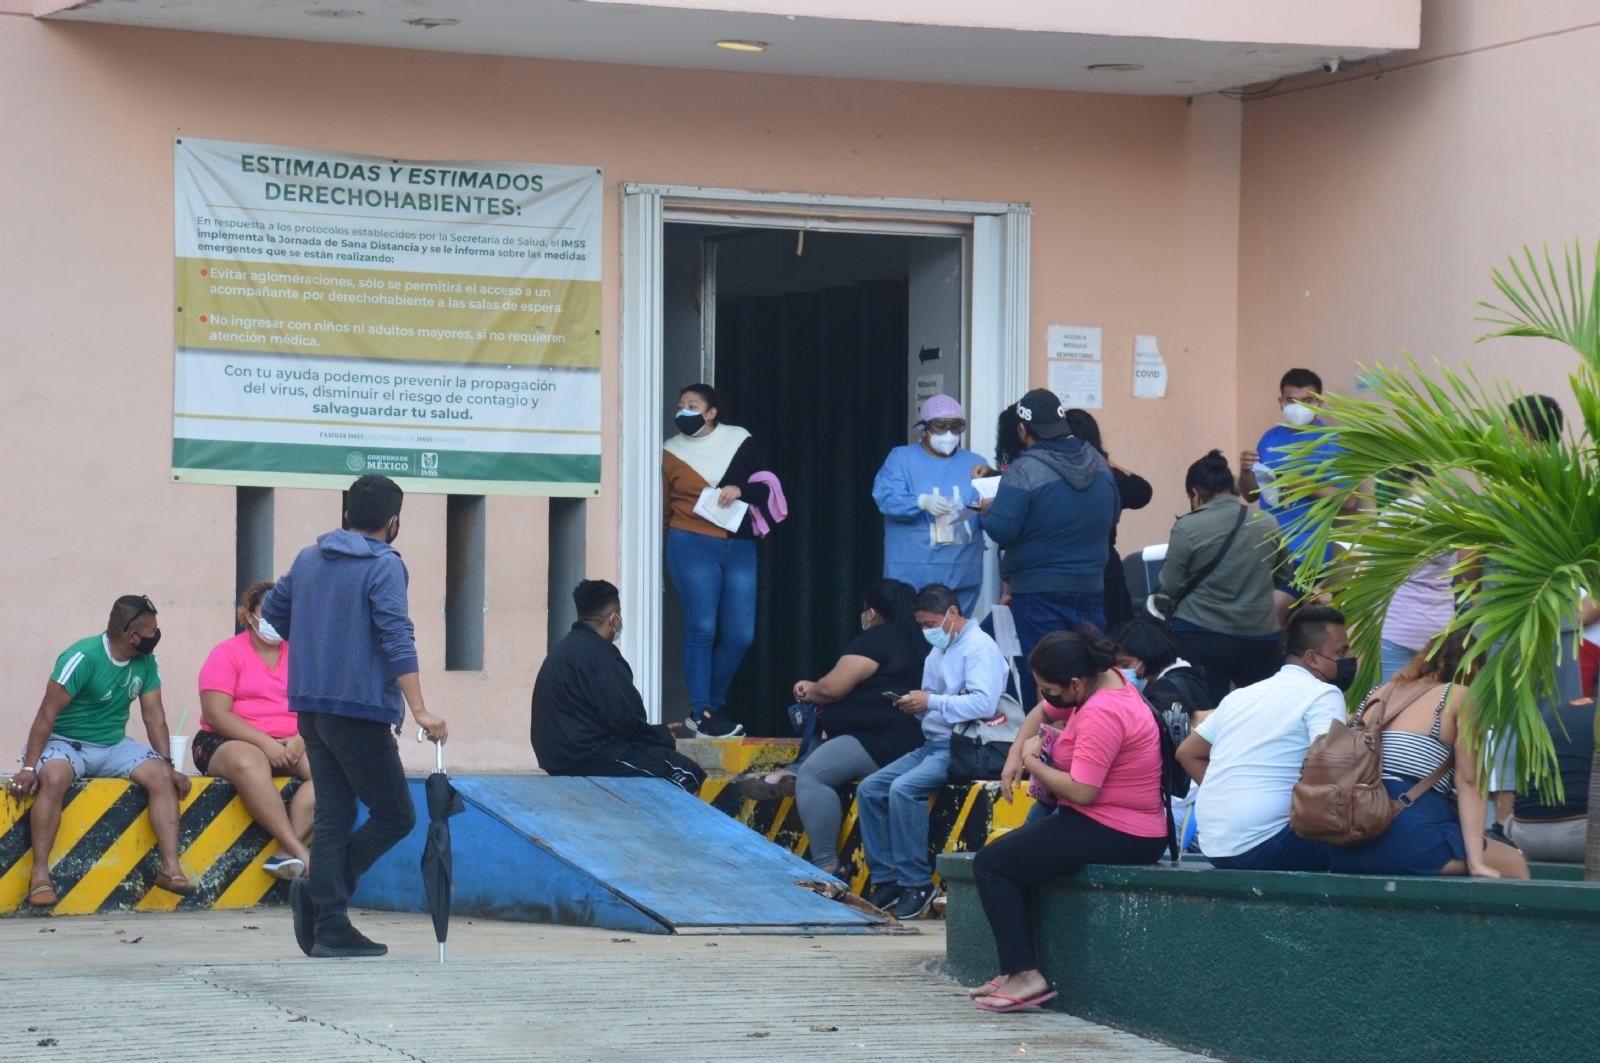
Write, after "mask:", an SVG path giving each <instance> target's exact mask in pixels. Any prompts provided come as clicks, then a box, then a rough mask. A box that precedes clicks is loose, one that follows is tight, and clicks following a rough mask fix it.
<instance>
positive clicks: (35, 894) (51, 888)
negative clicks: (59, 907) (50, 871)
mask: <svg viewBox="0 0 1600 1063" xmlns="http://www.w3.org/2000/svg"><path fill="white" fill-rule="evenodd" d="M42 893H48V894H49V895H50V899H49V900H40V899H39V895H40V894H42ZM60 899H61V898H59V897H57V896H56V887H55V884H54V883H52V882H46V883H45V884H44V885H43V886H35V887H33V889H31V890H29V891H28V904H29V905H30V906H32V907H34V908H50V907H53V906H54V905H55V903H56V902H57V901H58V900H60Z"/></svg>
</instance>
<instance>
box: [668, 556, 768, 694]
mask: <svg viewBox="0 0 1600 1063" xmlns="http://www.w3.org/2000/svg"><path fill="white" fill-rule="evenodd" d="M667 572H668V573H669V574H670V575H671V576H672V586H673V588H674V589H675V590H676V591H677V592H678V600H679V601H680V602H682V603H683V626H684V628H685V631H684V635H683V678H684V681H685V682H686V683H687V684H688V686H689V703H690V704H691V705H693V706H694V711H695V712H696V713H699V712H700V711H701V710H703V709H711V710H712V711H713V712H715V711H717V710H719V709H721V708H722V703H723V702H724V701H726V700H727V698H728V684H729V683H731V682H733V673H735V672H737V671H738V670H739V662H740V661H742V660H744V651H745V650H748V649H749V648H750V643H752V642H754V641H755V637H756V544H755V540H754V539H734V538H727V539H719V538H717V537H715V536H712V535H697V534H696V533H694V532H690V531H684V530H683V529H682V528H668V529H667ZM719 623H720V626H721V628H722V638H721V640H720V641H719V640H718V639H717V628H718V625H719Z"/></svg>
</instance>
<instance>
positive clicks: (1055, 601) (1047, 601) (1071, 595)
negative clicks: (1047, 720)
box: [1011, 591, 1106, 709]
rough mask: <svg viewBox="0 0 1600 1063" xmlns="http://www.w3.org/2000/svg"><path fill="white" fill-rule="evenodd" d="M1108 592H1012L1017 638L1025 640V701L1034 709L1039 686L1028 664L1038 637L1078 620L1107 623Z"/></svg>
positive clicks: (1024, 704) (1023, 651)
mask: <svg viewBox="0 0 1600 1063" xmlns="http://www.w3.org/2000/svg"><path fill="white" fill-rule="evenodd" d="M1105 603H1106V596H1105V592H1103V591H1034V592H1032V593H1023V594H1019V593H1016V592H1012V595H1011V619H1012V620H1013V621H1014V622H1015V623H1016V625H1017V641H1018V642H1020V643H1022V668H1021V673H1022V705H1023V707H1024V708H1028V709H1031V708H1033V707H1034V706H1035V705H1037V704H1038V703H1039V689H1038V687H1036V686H1035V685H1034V682H1033V669H1032V668H1029V667H1028V654H1030V653H1032V652H1033V648H1034V647H1035V646H1037V645H1039V640H1040V639H1042V638H1044V637H1045V636H1046V635H1048V634H1050V632H1052V631H1071V630H1072V629H1073V627H1075V626H1076V625H1078V624H1083V623H1090V624H1093V625H1094V626H1095V627H1098V628H1103V627H1105V626H1106V604H1105Z"/></svg>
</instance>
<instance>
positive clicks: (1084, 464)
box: [319, 388, 1122, 793]
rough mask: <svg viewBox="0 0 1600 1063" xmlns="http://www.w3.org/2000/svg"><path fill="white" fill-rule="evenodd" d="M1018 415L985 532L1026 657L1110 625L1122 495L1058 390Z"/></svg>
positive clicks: (1030, 401)
mask: <svg viewBox="0 0 1600 1063" xmlns="http://www.w3.org/2000/svg"><path fill="white" fill-rule="evenodd" d="M1017 416H1018V417H1020V418H1021V419H1022V424H1021V425H1020V426H1019V427H1018V432H1019V434H1020V435H1021V437H1022V443H1023V446H1024V447H1026V448H1027V449H1026V450H1024V451H1023V452H1022V455H1021V456H1020V457H1018V458H1017V460H1016V461H1014V462H1012V463H1011V464H1010V465H1009V466H1007V467H1006V471H1005V473H1004V474H1003V476H1002V477H1001V480H1000V490H999V491H997V492H996V493H995V496H994V499H993V500H992V501H991V502H990V503H989V504H988V505H987V506H986V507H985V508H984V515H983V530H984V531H985V532H986V533H987V534H988V536H989V538H991V539H993V540H994V541H995V543H997V544H998V545H999V547H1000V578H1001V579H1003V580H1005V582H1006V586H1007V587H1008V588H1009V589H1010V592H1011V617H1012V619H1013V620H1014V621H1015V622H1016V625H1017V641H1019V642H1021V643H1022V656H1023V657H1027V656H1028V654H1030V653H1032V652H1033V648H1034V646H1036V645H1038V644H1039V640H1040V639H1042V638H1044V637H1045V636H1046V635H1048V634H1049V633H1050V632H1052V631H1068V630H1071V628H1072V627H1073V626H1074V625H1075V624H1081V623H1085V622H1087V623H1091V624H1094V625H1095V626H1096V627H1104V626H1105V623H1106V616H1105V586H1106V585H1105V571H1106V556H1107V554H1108V553H1109V551H1110V546H1109V543H1110V536H1111V526H1112V525H1114V524H1115V523H1116V522H1117V516H1118V514H1119V513H1121V511H1122V502H1121V499H1120V496H1119V495H1118V494H1117V483H1116V480H1114V479H1113V478H1112V476H1111V466H1109V465H1108V464H1106V459H1105V458H1104V457H1102V456H1101V454H1100V452H1099V451H1098V450H1096V449H1095V448H1094V447H1092V446H1090V445H1089V444H1088V443H1085V442H1084V441H1083V440H1081V439H1079V438H1077V437H1076V436H1074V435H1072V429H1071V428H1070V427H1068V425H1067V411H1066V408H1065V407H1064V406H1063V405H1062V403H1061V399H1060V397H1059V396H1057V395H1056V394H1055V393H1054V392H1052V391H1047V390H1046V389H1044V388H1035V389H1034V390H1032V391H1030V392H1028V393H1027V394H1026V395H1024V396H1022V398H1021V400H1020V401H1019V402H1018V403H1017ZM1022 686H1023V690H1022V694H1023V697H1024V699H1025V702H1026V704H1028V705H1030V706H1031V705H1033V704H1034V703H1035V701H1036V700H1037V696H1038V692H1037V690H1036V689H1035V687H1034V683H1033V672H1032V670H1030V669H1027V668H1024V669H1023V670H1022ZM319 793H320V791H319Z"/></svg>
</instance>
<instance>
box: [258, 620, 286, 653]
mask: <svg viewBox="0 0 1600 1063" xmlns="http://www.w3.org/2000/svg"><path fill="white" fill-rule="evenodd" d="M256 634H257V635H260V636H261V641H262V642H265V643H266V644H267V645H269V646H276V645H277V644H278V643H280V642H282V641H283V636H282V635H280V634H278V629H277V628H275V627H273V626H272V625H271V624H269V623H267V622H266V621H265V620H263V619H262V618H261V617H259V616H258V617H256Z"/></svg>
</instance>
